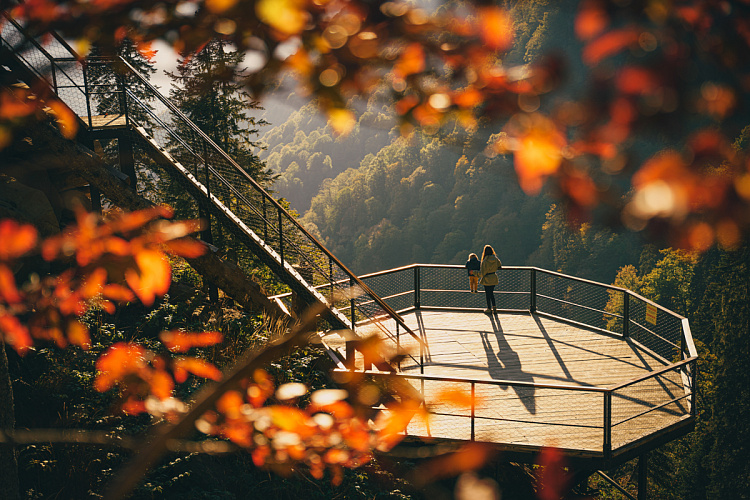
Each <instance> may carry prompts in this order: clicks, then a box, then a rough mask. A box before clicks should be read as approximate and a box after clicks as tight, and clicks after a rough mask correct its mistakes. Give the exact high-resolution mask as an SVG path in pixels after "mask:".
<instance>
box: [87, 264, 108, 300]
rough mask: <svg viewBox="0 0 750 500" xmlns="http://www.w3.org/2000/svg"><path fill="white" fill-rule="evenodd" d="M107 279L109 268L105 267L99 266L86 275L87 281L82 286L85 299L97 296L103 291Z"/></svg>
mask: <svg viewBox="0 0 750 500" xmlns="http://www.w3.org/2000/svg"><path fill="white" fill-rule="evenodd" d="M106 281H107V270H106V269H104V268H103V267H97V268H96V269H94V271H93V272H92V273H91V274H89V275H88V276H87V277H86V281H85V282H84V283H83V286H82V287H81V295H82V296H83V298H84V299H90V298H91V297H96V296H97V295H99V294H100V293H101V292H102V290H103V288H104V284H105V283H106Z"/></svg>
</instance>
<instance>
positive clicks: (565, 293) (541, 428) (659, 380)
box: [361, 264, 698, 457]
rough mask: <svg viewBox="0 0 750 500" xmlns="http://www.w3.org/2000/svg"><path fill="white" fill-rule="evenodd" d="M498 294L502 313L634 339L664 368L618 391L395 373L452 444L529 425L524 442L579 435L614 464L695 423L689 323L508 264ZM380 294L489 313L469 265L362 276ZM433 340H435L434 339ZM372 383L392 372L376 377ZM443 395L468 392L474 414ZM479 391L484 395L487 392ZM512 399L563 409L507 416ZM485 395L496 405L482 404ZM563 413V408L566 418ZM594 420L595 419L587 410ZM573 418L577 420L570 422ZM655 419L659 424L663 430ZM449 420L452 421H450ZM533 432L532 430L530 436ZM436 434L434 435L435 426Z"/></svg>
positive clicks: (405, 303) (639, 301)
mask: <svg viewBox="0 0 750 500" xmlns="http://www.w3.org/2000/svg"><path fill="white" fill-rule="evenodd" d="M497 274H498V278H499V284H498V286H496V287H495V292H494V293H495V295H496V301H497V305H498V310H501V311H504V312H534V313H535V314H539V315H543V316H548V317H551V318H555V319H558V320H562V321H565V322H568V323H571V324H574V325H577V326H580V327H584V328H587V329H590V330H594V331H598V332H601V333H602V334H605V335H610V336H616V337H621V338H622V339H623V340H625V339H630V341H631V342H634V343H636V344H637V345H639V347H640V348H642V349H644V350H646V351H649V352H650V353H651V354H652V355H654V356H655V357H656V358H658V359H661V360H662V361H663V363H664V367H663V368H661V369H659V370H655V371H653V372H651V373H648V374H646V375H644V376H642V377H639V378H637V379H635V380H631V381H626V382H624V383H621V384H618V385H615V386H612V387H584V386H575V385H562V384H540V383H536V382H521V381H513V380H475V379H469V378H460V377H443V376H435V375H423V374H420V375H411V374H405V373H399V374H397V375H395V376H398V377H401V378H404V379H407V380H410V381H412V382H413V383H415V384H418V385H419V388H420V392H421V394H422V397H423V398H424V400H425V404H426V405H428V406H429V407H430V408H432V409H433V411H434V412H435V413H436V414H438V415H442V416H443V417H448V416H449V417H450V418H448V419H447V420H446V418H443V419H442V422H443V425H446V426H447V430H446V432H448V433H450V435H451V436H454V438H455V439H466V440H475V439H476V436H477V432H476V428H477V427H478V426H484V427H486V426H487V425H492V426H495V428H502V426H503V425H508V426H510V427H512V426H513V425H516V426H517V425H518V424H519V423H523V424H524V432H525V433H526V434H527V435H526V439H527V440H528V441H530V442H533V441H534V436H533V433H534V432H535V431H534V429H536V430H537V431H538V433H539V435H538V436H537V437H538V438H539V441H538V442H539V443H540V444H541V443H542V441H541V439H542V437H543V436H545V435H546V436H548V433H549V429H550V428H554V429H558V431H556V432H557V433H558V435H560V433H564V432H567V433H571V432H572V433H576V434H577V441H576V442H577V443H578V446H579V448H578V449H582V450H585V451H591V452H597V453H601V454H602V455H603V456H604V457H611V456H612V453H613V450H615V451H616V450H617V449H622V448H623V447H626V446H627V445H629V444H632V443H633V442H634V441H637V440H639V439H643V438H644V437H645V436H648V435H649V434H651V433H654V432H657V431H662V430H663V427H664V426H665V425H666V426H669V425H673V424H678V423H680V422H682V421H683V420H684V418H685V417H693V418H694V417H695V416H696V399H695V398H696V390H695V388H696V385H695V384H696V375H697V374H696V369H697V357H698V353H697V351H696V349H695V346H694V344H693V340H692V335H691V332H690V328H689V325H688V321H687V319H686V318H684V317H682V316H680V315H679V314H676V313H674V312H672V311H669V310H668V309H665V308H663V307H661V306H659V305H658V304H655V303H653V302H651V301H650V300H648V299H646V298H644V297H642V296H640V295H638V294H636V293H634V292H631V291H629V290H626V289H623V288H619V287H615V286H610V285H604V284H601V283H597V282H594V281H590V280H584V279H581V278H576V277H573V276H567V275H564V274H561V273H557V272H552V271H547V270H544V269H539V268H534V267H515V266H506V267H503V268H502V269H501V270H499V271H498V273H497ZM361 279H362V281H363V282H365V283H367V284H368V285H369V286H370V288H372V289H373V290H374V291H375V293H377V294H378V295H379V296H380V297H381V298H382V299H383V300H384V301H385V302H386V303H388V304H390V305H391V307H392V308H393V309H394V310H396V311H398V312H399V313H402V314H403V313H406V312H409V311H413V310H420V309H421V310H425V309H446V310H482V309H484V307H485V297H484V293H481V292H480V293H479V294H472V293H470V292H469V290H468V280H467V277H466V269H465V268H464V267H463V266H451V265H430V264H414V265H410V266H405V267H401V268H398V269H391V270H387V271H382V272H377V273H372V274H368V275H365V276H362V277H361ZM427 340H428V341H429V339H427ZM370 374H371V376H373V377H388V376H394V375H387V374H381V373H377V372H370ZM438 388H440V389H445V388H453V389H456V390H460V391H462V392H464V393H465V394H471V398H472V404H471V407H470V408H464V409H457V408H449V409H448V410H446V409H445V407H446V403H445V402H442V401H440V400H439V399H436V398H437V395H438V392H439V391H438ZM480 388H481V389H480ZM508 389H512V390H513V391H514V395H513V396H512V397H513V398H516V399H517V400H520V401H521V402H522V403H524V404H525V405H534V404H535V403H534V402H535V401H545V402H549V401H552V400H555V399H558V400H559V401H560V402H561V403H560V405H554V404H538V405H536V406H534V408H533V409H534V411H533V412H526V413H525V414H523V415H520V416H517V415H516V416H514V415H502V414H500V413H499V412H500V411H501V410H499V409H498V407H497V404H496V403H497V400H498V398H502V397H507V394H508V391H507V390H508ZM482 393H484V395H485V396H488V395H489V396H488V397H486V398H480V397H477V399H476V400H477V401H479V400H482V399H484V400H487V401H491V402H492V404H486V403H480V404H475V403H474V402H475V395H480V394H482ZM592 407H594V408H600V409H601V410H600V411H599V412H597V413H596V416H595V417H594V418H590V417H589V418H588V420H586V419H585V418H580V415H584V413H585V412H583V411H581V409H582V408H587V409H590V408H592ZM563 409H564V411H563ZM586 414H588V415H590V413H586ZM571 415H577V417H576V418H571ZM657 421H658V423H657ZM446 422H447V423H446ZM530 429H531V430H530ZM428 431H431V432H430V434H431V435H436V434H438V432H437V430H436V429H434V428H433V429H431V430H430V429H428Z"/></svg>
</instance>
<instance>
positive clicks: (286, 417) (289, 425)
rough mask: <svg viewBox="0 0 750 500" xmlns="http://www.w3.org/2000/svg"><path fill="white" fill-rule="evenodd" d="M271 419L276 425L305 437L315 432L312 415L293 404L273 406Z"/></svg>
mask: <svg viewBox="0 0 750 500" xmlns="http://www.w3.org/2000/svg"><path fill="white" fill-rule="evenodd" d="M270 408H271V419H272V420H273V423H274V425H276V426H277V427H279V428H280V429H282V430H285V431H289V432H294V433H296V434H299V435H300V436H301V437H303V438H307V437H310V436H311V435H313V434H314V433H315V429H316V428H315V426H313V425H311V421H310V417H309V416H308V415H307V414H306V413H305V412H303V411H302V410H300V409H299V408H294V407H292V406H271V407H270Z"/></svg>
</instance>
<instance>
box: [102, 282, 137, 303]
mask: <svg viewBox="0 0 750 500" xmlns="http://www.w3.org/2000/svg"><path fill="white" fill-rule="evenodd" d="M102 295H104V296H105V297H107V298H108V299H110V300H114V301H115V302H131V301H132V300H133V299H135V295H134V294H133V292H131V291H130V289H129V288H125V287H124V286H122V285H118V284H116V283H110V284H108V285H105V286H104V289H103V290H102Z"/></svg>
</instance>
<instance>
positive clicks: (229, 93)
mask: <svg viewBox="0 0 750 500" xmlns="http://www.w3.org/2000/svg"><path fill="white" fill-rule="evenodd" d="M243 58H244V55H243V54H242V53H240V52H237V51H234V50H232V49H231V47H230V44H229V42H228V41H226V40H224V39H221V38H216V39H213V40H212V41H210V42H209V43H207V44H206V45H205V46H204V47H203V48H202V49H201V50H200V51H199V52H197V53H195V54H183V55H182V56H181V58H180V60H179V64H178V67H177V72H176V73H169V72H168V73H167V75H169V76H170V77H171V78H172V80H173V83H172V89H171V90H170V94H169V95H170V98H171V99H172V102H174V103H175V104H176V105H177V106H178V107H179V109H180V110H181V111H182V112H183V113H184V114H185V115H186V116H187V117H188V118H190V120H192V121H193V123H195V124H196V125H197V126H198V128H200V129H201V130H202V131H203V132H205V133H206V134H207V135H208V136H209V137H210V138H211V139H212V140H213V141H214V142H215V143H216V144H217V145H218V146H219V147H221V148H222V149H223V150H224V151H225V152H226V153H228V154H229V156H230V157H232V159H234V161H235V162H237V163H238V164H239V165H240V166H241V167H242V168H243V169H244V170H245V171H246V172H247V173H248V174H249V175H250V176H251V177H253V179H255V180H256V181H257V182H259V183H260V184H262V185H264V186H269V185H270V184H271V182H272V181H273V176H272V175H271V173H270V171H269V170H268V169H267V168H266V167H265V165H263V164H262V163H261V162H260V160H259V159H258V157H257V156H256V154H255V153H254V152H253V150H254V149H255V148H258V147H259V145H258V143H256V142H254V141H253V138H254V137H255V136H256V135H257V133H258V127H260V126H263V125H266V124H267V123H266V122H265V121H264V120H262V119H260V120H259V119H256V118H255V117H254V116H252V115H251V114H250V113H248V111H250V110H257V109H261V108H260V106H259V104H258V102H257V101H255V100H253V99H252V98H251V97H250V95H249V94H248V93H247V92H246V91H245V90H244V87H243V84H242V83H241V82H242V79H243V71H242V69H240V68H241V64H242V60H243ZM178 127H179V126H178ZM183 132H186V133H187V135H188V136H189V135H190V134H191V133H192V131H183ZM196 153H197V154H201V153H203V152H202V151H197V152H196Z"/></svg>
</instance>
